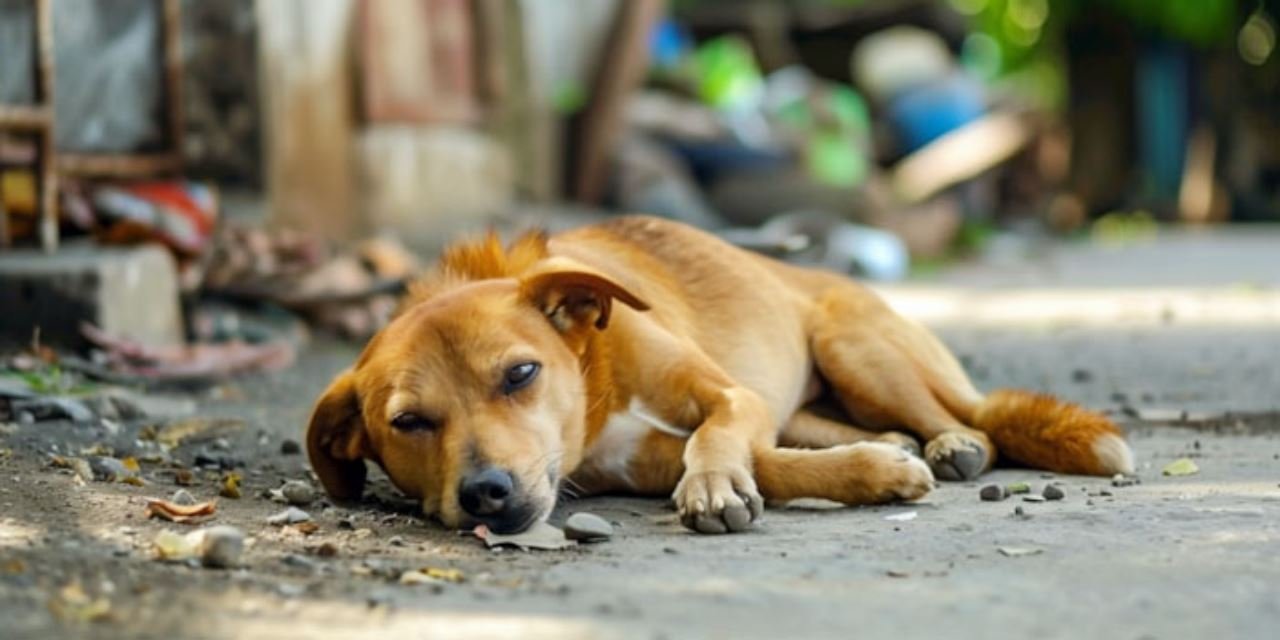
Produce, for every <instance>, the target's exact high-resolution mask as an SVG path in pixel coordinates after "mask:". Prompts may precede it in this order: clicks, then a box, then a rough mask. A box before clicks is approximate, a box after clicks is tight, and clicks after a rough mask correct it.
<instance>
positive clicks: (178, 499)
mask: <svg viewBox="0 0 1280 640" xmlns="http://www.w3.org/2000/svg"><path fill="white" fill-rule="evenodd" d="M169 502H172V503H174V504H177V505H182V506H184V507H189V506H191V505H193V504H195V503H196V497H195V496H193V495H191V492H190V491H187V490H186V489H178V490H177V491H174V492H173V497H172V498H169Z"/></svg>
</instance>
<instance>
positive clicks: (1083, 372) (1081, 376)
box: [1071, 369, 1093, 384]
mask: <svg viewBox="0 0 1280 640" xmlns="http://www.w3.org/2000/svg"><path fill="white" fill-rule="evenodd" d="M1091 380H1093V372H1091V371H1089V370H1088V369H1076V370H1075V371H1072V372H1071V381H1072V382H1078V383H1081V384H1083V383H1086V382H1089V381H1091Z"/></svg>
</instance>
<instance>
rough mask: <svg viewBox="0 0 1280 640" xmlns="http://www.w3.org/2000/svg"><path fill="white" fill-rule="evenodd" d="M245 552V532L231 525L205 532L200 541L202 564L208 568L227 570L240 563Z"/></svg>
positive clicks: (211, 528)
mask: <svg viewBox="0 0 1280 640" xmlns="http://www.w3.org/2000/svg"><path fill="white" fill-rule="evenodd" d="M243 552H244V532H243V531H241V530H239V529H237V528H235V527H232V526H230V525H218V526H216V527H209V528H208V529H205V530H204V536H203V538H202V539H201V540H200V552H199V553H200V564H203V565H204V566H206V567H214V568H218V569H227V568H231V567H235V566H237V565H238V564H239V563H240V554H241V553H243Z"/></svg>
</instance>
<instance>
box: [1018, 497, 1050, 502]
mask: <svg viewBox="0 0 1280 640" xmlns="http://www.w3.org/2000/svg"><path fill="white" fill-rule="evenodd" d="M1022 501H1023V502H1044V501H1045V497H1044V496H1037V495H1025V496H1022Z"/></svg>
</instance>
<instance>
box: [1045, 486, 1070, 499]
mask: <svg viewBox="0 0 1280 640" xmlns="http://www.w3.org/2000/svg"><path fill="white" fill-rule="evenodd" d="M1041 495H1043V496H1044V499H1045V500H1061V499H1063V498H1065V497H1067V494H1066V492H1064V491H1063V490H1062V487H1059V486H1058V485H1056V484H1051V485H1047V486H1045V488H1044V491H1043V492H1041Z"/></svg>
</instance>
